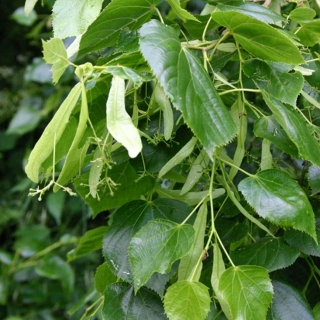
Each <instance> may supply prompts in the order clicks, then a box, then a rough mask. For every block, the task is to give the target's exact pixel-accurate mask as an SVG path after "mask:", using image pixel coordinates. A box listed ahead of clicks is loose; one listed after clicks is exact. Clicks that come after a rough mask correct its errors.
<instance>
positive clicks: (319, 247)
mask: <svg viewBox="0 0 320 320" xmlns="http://www.w3.org/2000/svg"><path fill="white" fill-rule="evenodd" d="M316 233H317V238H318V239H320V218H318V219H317V222H316ZM284 239H285V240H286V241H287V242H288V243H289V244H290V246H292V247H293V248H296V249H298V250H299V251H301V252H303V253H305V254H307V255H311V256H315V257H320V244H318V243H316V242H315V241H314V239H313V238H311V237H310V236H309V235H307V234H305V233H303V232H299V231H296V230H287V231H286V232H285V234H284Z"/></svg>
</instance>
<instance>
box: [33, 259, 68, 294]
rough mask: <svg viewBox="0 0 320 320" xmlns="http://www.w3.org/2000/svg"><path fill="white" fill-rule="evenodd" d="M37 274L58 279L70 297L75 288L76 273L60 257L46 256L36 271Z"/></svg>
mask: <svg viewBox="0 0 320 320" xmlns="http://www.w3.org/2000/svg"><path fill="white" fill-rule="evenodd" d="M35 271H36V273H37V274H39V275H40V276H42V277H46V278H49V279H58V280H60V282H61V285H62V287H63V289H64V290H65V291H66V293H67V294H68V295H70V294H71V292H72V290H73V287H74V272H73V270H72V268H71V267H70V265H69V264H68V263H66V262H65V261H64V260H62V259H61V258H60V257H58V256H51V257H50V256H46V257H45V258H44V259H43V260H42V261H41V263H40V265H38V266H37V267H36V269H35Z"/></svg>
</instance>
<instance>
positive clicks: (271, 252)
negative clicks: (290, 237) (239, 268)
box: [231, 237, 300, 272]
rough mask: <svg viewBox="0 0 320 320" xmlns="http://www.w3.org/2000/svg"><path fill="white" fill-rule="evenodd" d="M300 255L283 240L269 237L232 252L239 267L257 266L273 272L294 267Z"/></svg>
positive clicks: (232, 256)
mask: <svg viewBox="0 0 320 320" xmlns="http://www.w3.org/2000/svg"><path fill="white" fill-rule="evenodd" d="M299 254H300V252H299V251H298V250H295V249H293V248H291V247H289V246H288V245H287V244H286V243H285V242H284V241H283V240H282V239H281V238H271V237H267V238H262V239H260V240H258V241H257V242H255V243H252V244H250V245H247V246H243V247H239V248H237V249H236V250H235V251H232V252H231V259H232V261H233V262H234V263H235V264H237V265H256V266H261V267H264V268H266V269H267V270H268V271H269V272H272V271H274V270H278V269H283V268H286V267H288V266H290V265H292V264H293V263H294V261H295V260H296V259H297V258H298V256H299Z"/></svg>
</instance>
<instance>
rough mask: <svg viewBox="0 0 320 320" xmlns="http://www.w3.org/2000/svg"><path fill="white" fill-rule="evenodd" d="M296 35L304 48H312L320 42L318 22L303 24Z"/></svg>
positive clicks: (319, 23) (319, 22) (319, 25)
mask: <svg viewBox="0 0 320 320" xmlns="http://www.w3.org/2000/svg"><path fill="white" fill-rule="evenodd" d="M296 34H297V36H298V37H299V38H300V41H301V43H302V44H303V45H304V46H310V47H312V46H314V45H315V44H317V43H318V42H319V41H320V20H319V19H317V20H314V21H311V22H308V23H306V24H303V25H302V26H301V27H300V28H299V29H298V32H297V33H296Z"/></svg>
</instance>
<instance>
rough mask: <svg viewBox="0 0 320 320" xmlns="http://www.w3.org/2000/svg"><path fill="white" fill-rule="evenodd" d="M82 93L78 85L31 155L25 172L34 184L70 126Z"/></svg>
mask: <svg viewBox="0 0 320 320" xmlns="http://www.w3.org/2000/svg"><path fill="white" fill-rule="evenodd" d="M80 93H81V84H80V83H78V84H76V85H75V86H74V87H73V89H72V90H71V91H70V93H69V95H68V96H67V98H66V99H65V100H64V102H63V103H62V105H61V106H60V108H59V110H58V111H57V112H56V114H55V115H54V117H53V119H52V120H51V121H50V123H49V124H48V125H47V127H46V128H45V130H44V132H43V134H42V136H41V137H40V139H39V140H38V142H37V143H36V145H35V147H34V148H33V150H32V151H31V153H30V156H29V159H28V163H27V166H26V168H25V171H26V173H27V176H28V177H29V179H30V180H32V181H33V182H36V183H37V182H38V179H39V174H40V169H41V165H42V163H43V162H44V161H45V160H46V159H47V158H48V157H49V156H50V154H51V153H52V150H53V148H54V143H58V142H59V140H60V137H61V135H62V133H63V131H64V129H65V128H66V126H67V124H68V120H69V118H70V114H71V112H72V110H73V108H74V107H75V105H76V103H77V101H78V99H79V96H80Z"/></svg>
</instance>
